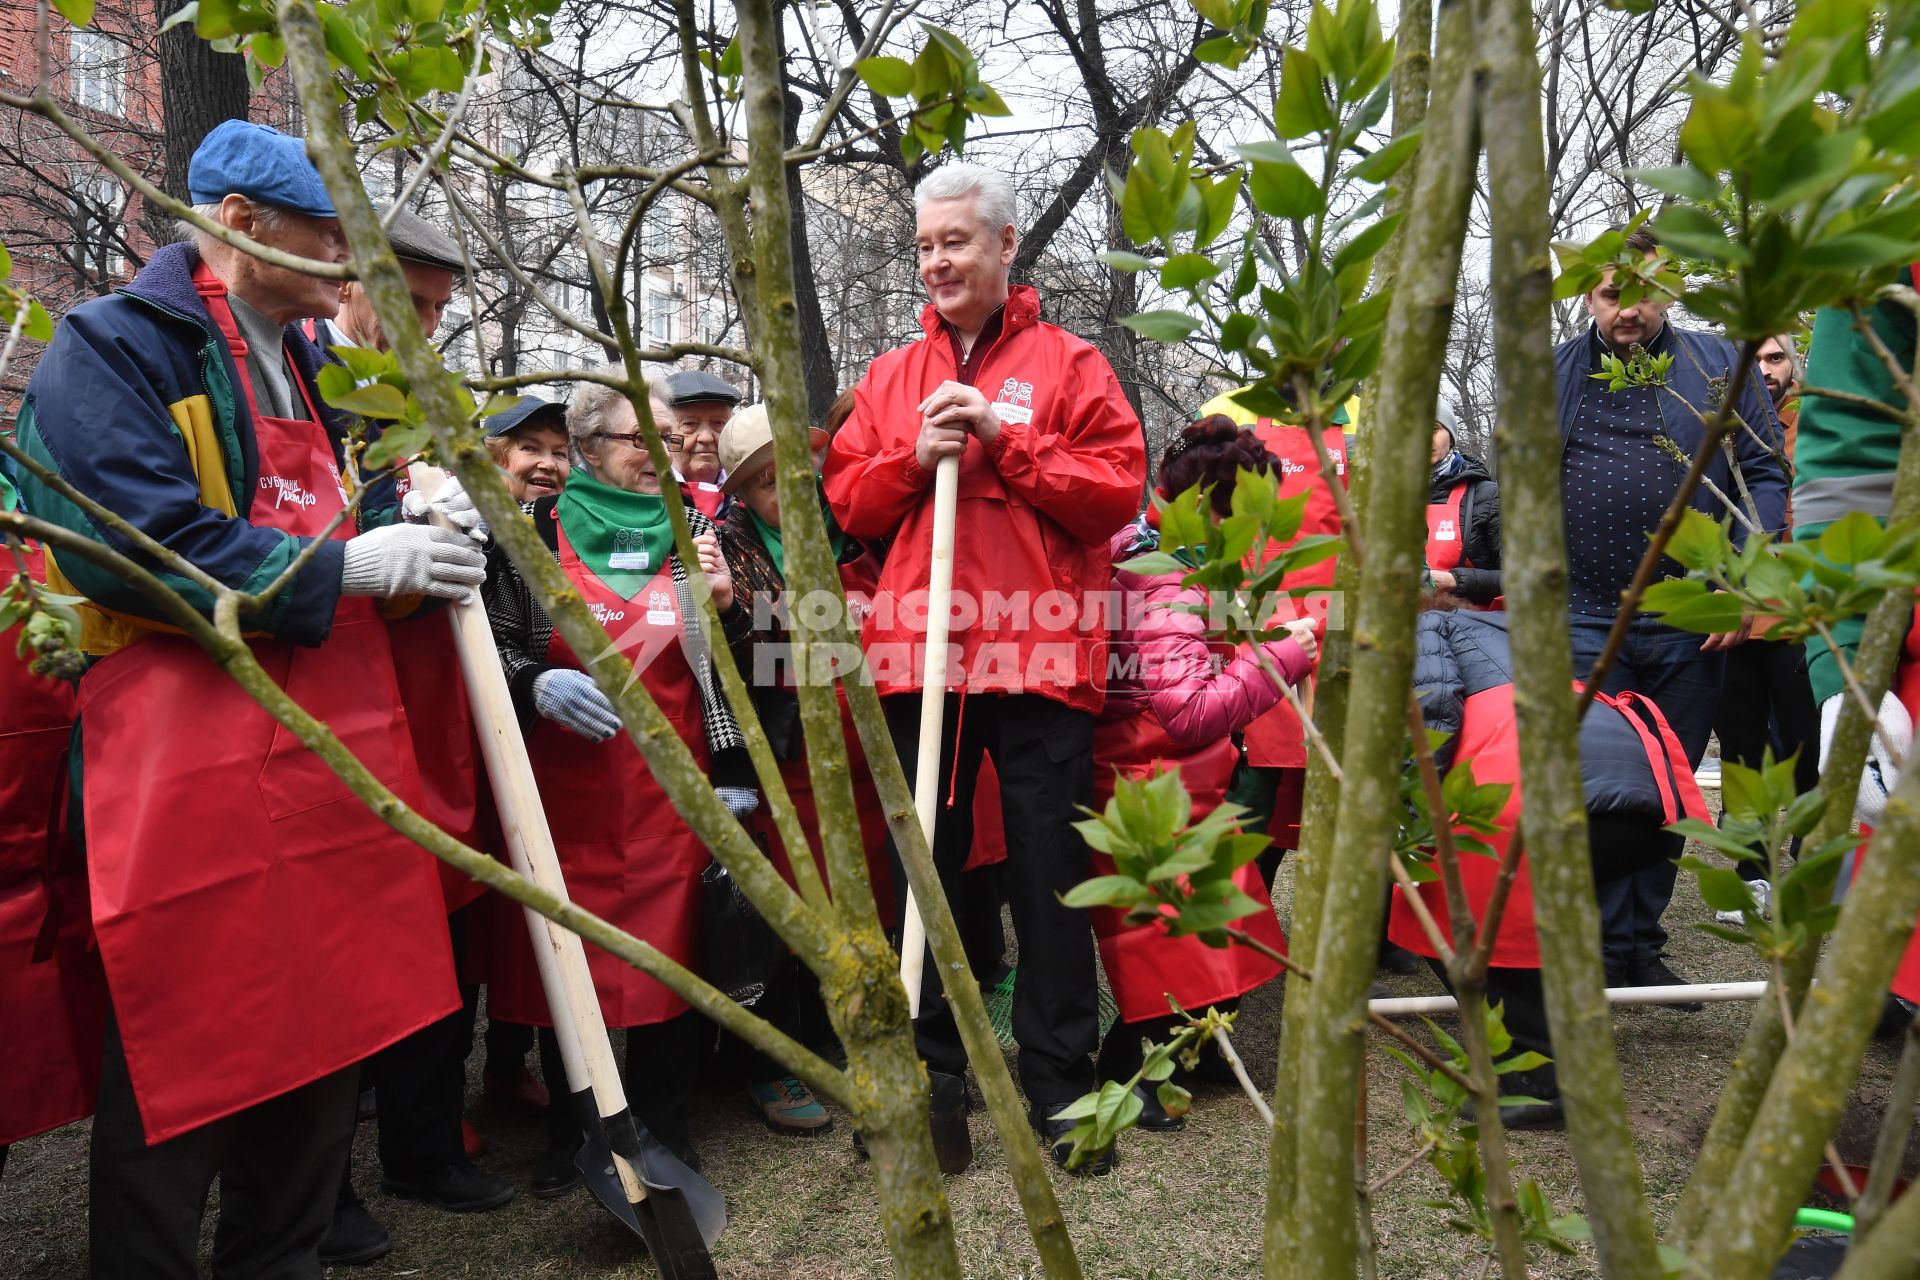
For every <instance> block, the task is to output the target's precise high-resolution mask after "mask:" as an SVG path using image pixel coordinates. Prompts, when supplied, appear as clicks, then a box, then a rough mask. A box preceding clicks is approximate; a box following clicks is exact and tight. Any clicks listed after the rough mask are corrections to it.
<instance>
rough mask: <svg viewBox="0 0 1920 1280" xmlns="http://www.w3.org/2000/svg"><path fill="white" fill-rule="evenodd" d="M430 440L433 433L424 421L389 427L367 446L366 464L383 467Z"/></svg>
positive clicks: (409, 453) (430, 441) (424, 445)
mask: <svg viewBox="0 0 1920 1280" xmlns="http://www.w3.org/2000/svg"><path fill="white" fill-rule="evenodd" d="M391 389H392V388H389V390H391ZM432 442H433V433H432V432H431V431H429V430H427V424H426V423H424V422H410V423H407V424H405V425H403V426H397V427H389V428H388V429H387V430H386V431H384V432H382V433H381V435H380V438H379V439H378V440H376V441H374V442H373V443H372V444H371V445H369V446H368V447H367V457H366V464H367V466H369V467H384V466H386V465H388V464H389V463H394V462H398V461H400V460H401V459H402V458H411V457H413V456H414V455H415V454H417V453H419V452H421V451H422V450H424V449H425V448H426V447H427V446H428V445H429V444H431V443H432Z"/></svg>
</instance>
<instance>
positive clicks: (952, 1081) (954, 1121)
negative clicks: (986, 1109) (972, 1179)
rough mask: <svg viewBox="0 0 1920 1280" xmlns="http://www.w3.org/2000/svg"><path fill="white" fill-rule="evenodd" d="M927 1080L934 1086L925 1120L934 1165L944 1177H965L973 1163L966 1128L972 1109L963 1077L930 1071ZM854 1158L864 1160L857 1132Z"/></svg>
mask: <svg viewBox="0 0 1920 1280" xmlns="http://www.w3.org/2000/svg"><path fill="white" fill-rule="evenodd" d="M927 1079H928V1081H929V1082H930V1083H931V1084H932V1085H933V1100H932V1101H931V1102H930V1103H929V1104H928V1106H927V1120H928V1124H929V1126H930V1127H931V1128H932V1130H933V1159H934V1163H935V1164H937V1165H939V1166H940V1172H942V1173H945V1174H956V1173H965V1172H966V1171H967V1167H968V1166H969V1165H971V1164H972V1163H973V1133H972V1131H971V1130H969V1129H968V1128H967V1112H968V1111H969V1110H970V1109H971V1108H970V1107H969V1105H968V1099H967V1081H966V1077H965V1076H950V1075H948V1074H947V1073H946V1072H944V1071H929V1072H927ZM853 1154H854V1155H855V1157H857V1158H858V1159H861V1160H865V1159H867V1143H866V1139H864V1138H862V1137H861V1136H860V1131H859V1130H858V1129H855V1130H854V1131H853Z"/></svg>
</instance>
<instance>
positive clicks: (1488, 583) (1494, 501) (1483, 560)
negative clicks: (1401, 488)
mask: <svg viewBox="0 0 1920 1280" xmlns="http://www.w3.org/2000/svg"><path fill="white" fill-rule="evenodd" d="M1460 460H1461V461H1462V462H1464V463H1465V464H1466V465H1465V466H1464V467H1462V468H1461V469H1460V470H1458V471H1456V472H1454V473H1453V474H1452V475H1450V476H1448V477H1446V478H1445V479H1444V480H1435V481H1433V483H1432V487H1431V488H1430V489H1429V490H1428V492H1427V504H1428V505H1429V506H1434V505H1437V504H1439V503H1442V502H1445V501H1446V500H1447V494H1448V493H1449V492H1451V491H1452V490H1453V488H1454V486H1456V485H1465V486H1466V487H1467V491H1466V492H1465V493H1463V494H1461V495H1460V530H1461V534H1462V537H1463V538H1464V539H1465V540H1464V541H1463V542H1462V543H1461V544H1460V550H1461V552H1462V554H1463V555H1464V556H1465V560H1464V562H1463V563H1462V564H1461V565H1460V567H1459V568H1457V569H1455V570H1454V571H1453V576H1454V578H1455V579H1456V580H1457V582H1458V584H1459V585H1457V586H1456V587H1455V588H1454V592H1453V594H1455V595H1457V596H1459V597H1460V598H1461V599H1462V600H1468V601H1471V602H1472V603H1474V604H1492V603H1493V602H1494V600H1495V599H1496V598H1498V596H1499V595H1500V486H1499V485H1498V484H1496V483H1495V482H1494V479H1493V477H1492V476H1490V475H1488V474H1487V469H1486V467H1484V466H1482V465H1481V463H1480V460H1479V459H1478V458H1474V457H1471V456H1469V455H1467V454H1464V453H1463V454H1461V455H1460ZM1469 566H1471V567H1469Z"/></svg>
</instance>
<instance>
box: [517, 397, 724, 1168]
mask: <svg viewBox="0 0 1920 1280" xmlns="http://www.w3.org/2000/svg"><path fill="white" fill-rule="evenodd" d="M568 428H569V433H570V435H571V436H572V439H573V443H574V447H575V449H576V450H577V452H578V454H579V457H580V458H581V460H582V462H583V464H584V465H583V467H582V469H580V470H578V471H576V472H575V473H574V475H573V476H572V478H571V479H569V481H568V482H567V485H566V488H565V489H564V490H563V491H562V492H561V493H560V494H559V495H558V496H557V497H552V498H542V499H540V500H539V501H537V502H535V503H534V505H533V511H532V516H533V522H534V526H535V528H537V529H538V530H539V532H540V535H541V537H542V538H543V539H544V540H545V541H547V543H548V544H549V545H550V546H551V547H552V548H553V550H554V554H555V556H556V557H557V558H558V559H559V561H560V566H561V568H562V569H564V570H565V571H566V574H567V577H568V579H569V580H570V581H571V582H572V583H573V584H574V585H575V586H576V587H577V588H578V589H579V591H580V593H581V594H582V596H584V597H585V599H586V602H587V606H588V607H589V608H591V609H592V610H593V611H594V613H595V615H596V616H597V617H598V618H599V619H600V621H601V622H602V624H603V625H604V626H605V627H606V629H607V632H608V634H609V635H610V636H611V637H612V639H613V642H614V644H615V646H616V647H617V648H618V649H619V650H620V652H621V653H622V654H623V655H625V656H626V657H627V658H628V659H629V660H630V661H631V662H632V663H633V667H634V675H635V678H636V679H639V680H641V681H643V682H644V683H645V684H646V687H647V691H648V693H649V694H650V695H651V696H652V698H653V700H654V702H655V703H656V704H657V705H658V706H659V707H660V710H661V711H662V712H663V713H664V714H665V715H666V717H667V718H668V720H669V721H671V722H672V723H673V725H674V727H675V728H676V729H677V730H678V731H679V733H680V736H681V737H682V739H684V740H685V742H686V743H687V746H688V747H689V749H691V750H692V752H693V754H694V756H695V758H696V759H698V760H700V761H701V762H702V764H703V765H706V766H707V767H708V768H709V769H710V770H714V771H715V782H716V785H717V786H718V788H719V789H720V790H721V792H722V797H723V798H724V799H727V800H728V803H729V805H730V806H732V807H735V809H736V812H739V811H741V810H743V809H744V810H747V811H750V810H751V808H752V802H754V801H755V800H756V797H755V794H754V792H753V790H752V779H751V767H750V766H749V767H747V769H746V776H745V778H744V779H743V781H744V787H736V786H735V785H733V782H734V781H735V780H734V779H732V778H728V777H723V776H722V775H721V774H720V773H719V772H718V770H717V768H716V766H717V765H719V764H720V763H721V762H722V761H723V760H724V762H725V763H726V764H727V765H728V766H729V767H730V768H734V767H737V765H736V764H735V762H736V761H744V754H745V753H744V750H743V749H742V741H741V739H740V735H739V728H738V726H737V725H735V724H734V722H733V719H732V715H731V713H730V712H729V711H728V710H727V708H726V704H725V703H724V702H723V701H721V700H720V699H719V698H718V696H717V692H716V690H715V682H714V679H713V676H712V672H711V668H710V665H709V662H708V659H707V656H706V654H705V652H704V650H702V649H700V648H698V647H697V645H696V644H695V642H694V641H695V638H696V637H698V636H699V634H700V633H699V622H698V619H697V617H696V616H695V614H694V612H693V610H694V605H693V601H692V594H691V591H690V590H689V588H688V583H687V575H686V573H685V571H684V570H683V569H682V567H681V565H680V562H679V558H678V555H677V554H676V553H675V552H674V550H673V532H672V526H671V525H670V523H669V521H668V516H667V509H666V501H665V499H664V498H663V497H662V496H661V492H660V480H659V477H658V475H657V474H656V473H655V472H654V469H653V463H652V460H651V459H650V458H649V457H648V454H647V451H646V447H645V442H644V439H643V437H642V436H641V435H640V434H639V427H638V424H637V423H636V421H635V419H634V414H633V408H632V406H631V405H630V404H629V403H628V402H627V400H626V399H625V397H624V396H621V395H620V394H619V393H618V392H616V391H613V390H612V389H611V388H606V387H601V386H598V385H596V384H583V385H582V387H581V389H580V390H579V392H577V393H576V396H575V400H574V403H573V406H572V407H571V409H570V410H569V413H568ZM688 517H689V519H690V520H691V522H692V523H693V525H694V528H695V531H696V535H697V536H698V537H699V538H700V540H701V541H702V543H703V546H702V563H703V567H704V568H705V569H706V571H707V573H708V576H709V579H710V580H711V582H712V585H713V590H714V603H715V604H716V605H717V606H719V607H720V610H721V612H722V613H723V614H727V613H730V612H731V610H732V607H733V602H732V583H731V580H730V579H729V578H728V577H727V575H726V572H725V564H724V561H723V560H722V559H721V558H720V553H719V548H718V545H717V544H716V543H715V542H714V541H713V536H712V532H711V525H710V524H709V523H708V522H707V521H706V519H705V518H704V517H701V516H699V515H698V513H697V511H695V510H692V509H690V510H689V512H688ZM486 599H487V610H488V614H489V616H490V618H491V620H492V622H493V629H494V636H495V639H496V641H497V642H498V644H499V647H500V651H501V662H502V664H503V666H504V667H505V669H506V674H507V679H508V683H509V685H510V686H511V688H512V689H513V692H514V698H515V702H516V704H518V705H519V706H520V707H521V708H522V712H523V714H529V713H530V714H531V715H532V717H533V724H532V727H531V729H530V730H529V731H528V734H527V754H528V755H529V757H531V759H532V763H533V769H534V775H535V777H536V779H537V780H538V783H539V786H540V796H541V800H542V802H543V804H544V805H545V808H546V812H547V821H548V825H549V826H550V827H551V829H552V831H553V839H554V844H555V845H556V847H557V849H558V852H559V855H560V863H561V867H562V869H563V870H564V871H565V873H566V877H567V890H568V893H569V894H570V896H571V897H572V899H573V900H574V901H575V902H577V903H579V904H580V905H581V906H582V907H584V908H585V909H587V910H588V911H591V912H593V913H595V914H596V915H599V916H601V917H603V918H605V919H607V920H609V921H611V922H612V923H613V924H615V925H618V926H619V927H620V928H622V929H625V930H626V931H627V932H629V933H631V934H633V935H634V936H636V937H639V938H644V939H645V940H646V941H648V942H650V943H652V944H653V945H654V946H656V947H658V948H659V949H660V950H661V951H662V952H664V953H665V954H666V955H668V956H670V957H672V958H673V959H674V960H677V961H679V962H680V963H682V964H687V965H693V964H695V963H696V962H697V944H698V941H699V938H698V934H699V923H700V906H701V897H700V876H701V873H702V872H703V871H704V870H705V869H706V867H707V864H708V862H709V861H710V857H709V855H708V853H707V850H706V847H705V846H704V845H703V844H702V843H701V842H700V839H699V837H697V836H696V835H695V834H694V833H693V831H692V830H691V829H690V828H689V827H688V826H687V824H686V822H685V821H684V820H683V819H682V818H681V817H680V816H679V815H678V814H677V813H676V812H675V811H674V808H673V804H672V802H671V800H670V799H669V798H668V797H667V793H666V791H665V790H664V789H663V788H662V787H661V786H660V784H659V783H658V782H656V781H655V780H654V777H653V773H652V771H651V770H650V769H649V768H648V767H647V763H646V761H645V759H643V758H642V757H641V755H640V752H639V750H638V748H636V747H635V746H634V745H633V742H632V740H631V739H630V738H629V737H627V735H626V734H625V733H624V732H622V731H621V730H620V724H619V718H618V716H617V715H616V714H615V712H614V710H613V706H612V704H611V703H610V702H608V701H607V699H606V697H605V696H604V695H603V694H601V693H600V691H599V690H598V689H597V688H595V687H594V685H593V682H592V679H591V677H589V676H588V675H587V674H586V672H585V670H584V669H583V667H584V663H583V662H582V661H581V659H580V656H579V655H577V654H575V653H574V652H573V651H572V650H571V649H569V648H568V647H567V644H566V642H565V641H564V640H562V639H561V638H560V637H559V635H558V634H557V633H555V632H554V630H553V625H552V622H551V620H550V619H548V617H547V616H546V613H545V611H544V610H542V609H541V608H540V607H539V604H538V602H537V601H535V600H534V599H533V596H532V593H531V591H530V590H529V588H528V587H527V585H526V583H525V581H524V580H522V579H521V577H520V575H519V574H518V573H517V572H515V571H514V569H513V568H512V566H511V565H510V564H508V563H507V562H506V561H505V559H504V558H498V559H497V560H496V566H495V571H494V572H493V573H492V574H491V575H490V576H489V580H488V584H487V588H486ZM589 656H591V655H589ZM742 790H743V791H744V799H745V801H746V803H740V796H739V792H740V791H742ZM507 905H508V906H510V907H511V904H507ZM512 910H513V912H514V913H515V914H517V913H518V911H519V908H518V907H512ZM495 934H496V938H497V941H498V943H499V951H498V952H497V953H496V956H495V964H494V969H493V973H492V994H491V997H490V998H491V1001H492V1006H491V1008H492V1010H493V1012H495V1013H497V1014H498V1016H500V1017H502V1018H505V1019H507V1020H508V1021H511V1022H525V1023H531V1024H533V1025H535V1026H538V1027H542V1028H550V1027H551V1026H552V1025H553V1015H552V1014H551V1012H550V1011H549V1010H548V1007H547V1000H546V995H545V993H544V992H543V991H542V989H541V986H540V978H539V974H538V972H537V970H536V969H535V967H534V963H533V953H532V950H531V948H530V946H529V944H528V941H527V934H526V930H525V928H524V927H522V928H520V929H518V930H516V929H513V928H510V927H501V928H497V929H496V930H495ZM587 960H588V965H589V967H590V969H591V970H592V974H593V981H594V986H595V988H596V989H597V990H598V992H599V996H600V1007H601V1011H602V1013H603V1014H604V1015H605V1017H606V1022H607V1025H608V1026H609V1027H624V1028H626V1029H627V1037H626V1040H627V1056H626V1068H625V1078H626V1086H627V1099H628V1101H629V1102H630V1103H631V1104H632V1106H633V1110H634V1113H635V1115H636V1116H638V1117H639V1119H640V1120H641V1122H642V1123H644V1124H645V1125H646V1127H647V1128H648V1129H650V1130H652V1131H653V1133H654V1134H655V1135H656V1136H658V1137H659V1138H660V1139H661V1141H663V1142H665V1143H666V1144H667V1145H668V1146H669V1147H671V1148H672V1149H673V1150H674V1152H675V1154H677V1155H679V1156H680V1157H681V1158H682V1159H685V1160H687V1161H688V1163H689V1164H692V1163H694V1161H693V1159H692V1155H693V1151H692V1145H691V1140H690V1136H689V1134H688V1130H687V1117H686V1103H687V1098H688V1095H689V1094H690V1093H691V1092H692V1088H693V1084H694V1081H695V1079H696V1078H697V1075H698V1072H699V1067H700V1060H701V1053H702V1049H703V1047H704V1042H705V1040H706V1039H707V1038H708V1036H709V1035H710V1028H709V1026H708V1024H707V1023H706V1021H705V1020H704V1019H703V1018H701V1017H700V1016H699V1015H698V1014H696V1013H694V1012H693V1011H692V1010H691V1009H690V1008H689V1007H688V1006H687V1004H686V1002H685V1001H683V1000H682V999H681V998H680V997H679V996H677V995H675V994H674V993H673V992H672V991H670V990H668V989H667V988H666V987H664V986H662V985H661V984H660V983H658V982H656V981H654V980H653V979H652V978H650V977H648V976H646V975H645V974H643V973H641V972H640V971H639V970H638V969H635V968H633V967H632V966H630V965H628V964H626V963H625V962H623V961H620V960H617V959H615V958H614V957H612V956H610V955H608V954H607V953H606V952H604V951H601V950H599V949H598V948H592V947H590V948H588V950H587ZM541 1052H542V1057H543V1061H544V1062H545V1063H546V1064H547V1078H548V1079H549V1080H553V1079H558V1078H560V1076H559V1075H558V1072H559V1070H560V1067H559V1061H558V1056H557V1051H556V1049H555V1046H554V1044H553V1040H552V1033H551V1032H550V1031H543V1032H542V1034H541ZM548 1117H549V1137H550V1139H551V1144H550V1149H549V1151H548V1152H547V1154H546V1155H545V1156H543V1157H542V1158H541V1160H540V1163H539V1164H538V1165H537V1166H536V1168H535V1171H534V1193H535V1194H536V1195H557V1194H559V1193H561V1192H563V1191H565V1190H566V1189H568V1188H569V1187H570V1186H572V1185H573V1183H574V1182H575V1181H577V1174H576V1173H575V1172H574V1170H573V1164H572V1160H573V1152H574V1150H575V1149H576V1148H577V1147H578V1146H579V1143H580V1139H581V1135H580V1133H579V1131H578V1130H577V1128H575V1127H574V1126H573V1123H572V1120H571V1117H569V1116H568V1115H567V1114H566V1108H564V1107H558V1106H556V1107H553V1108H550V1109H549V1111H548Z"/></svg>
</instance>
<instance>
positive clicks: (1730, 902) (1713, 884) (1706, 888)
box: [1693, 865, 1753, 911]
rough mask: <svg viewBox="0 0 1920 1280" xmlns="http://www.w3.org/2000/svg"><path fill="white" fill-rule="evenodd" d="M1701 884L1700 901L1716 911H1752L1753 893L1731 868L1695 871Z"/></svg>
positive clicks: (1705, 867)
mask: <svg viewBox="0 0 1920 1280" xmlns="http://www.w3.org/2000/svg"><path fill="white" fill-rule="evenodd" d="M1693 874H1694V876H1695V877H1696V878H1697V879H1698V880H1699V882H1700V899H1701V901H1703V902H1705V903H1706V904H1707V906H1708V907H1709V908H1711V909H1712V910H1714V911H1750V910H1752V909H1753V891H1752V890H1751V889H1749V888H1747V882H1746V881H1745V880H1742V879H1741V878H1740V875H1739V873H1738V872H1736V871H1734V870H1733V869H1732V868H1731V867H1709V866H1704V865H1703V866H1701V867H1699V868H1698V869H1696V870H1695V871H1694V873H1693Z"/></svg>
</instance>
